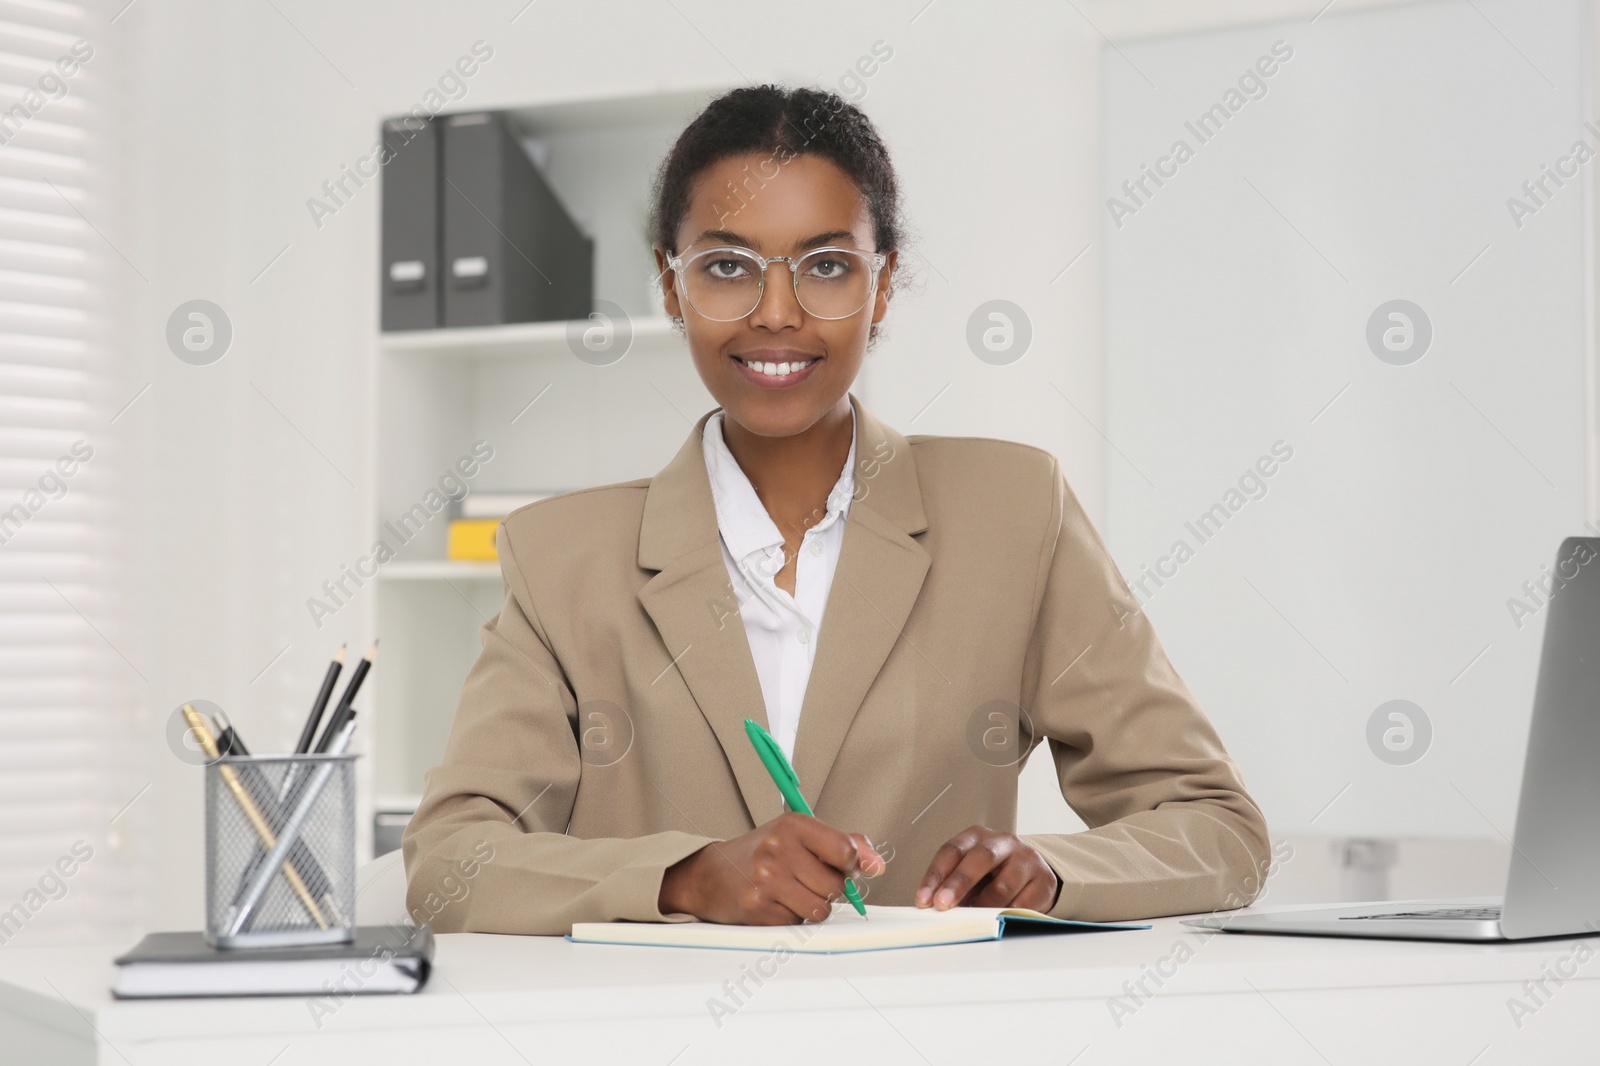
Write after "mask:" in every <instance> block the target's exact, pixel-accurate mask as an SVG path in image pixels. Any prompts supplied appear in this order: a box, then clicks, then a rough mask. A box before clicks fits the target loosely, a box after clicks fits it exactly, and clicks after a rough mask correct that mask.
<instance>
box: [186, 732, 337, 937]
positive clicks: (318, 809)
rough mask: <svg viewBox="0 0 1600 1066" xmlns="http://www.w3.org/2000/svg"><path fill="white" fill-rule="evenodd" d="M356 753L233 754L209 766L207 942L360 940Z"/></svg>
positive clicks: (207, 794) (207, 784)
mask: <svg viewBox="0 0 1600 1066" xmlns="http://www.w3.org/2000/svg"><path fill="white" fill-rule="evenodd" d="M355 760H356V756H354V755H250V756H227V757H225V758H221V759H217V760H215V761H214V762H212V763H210V764H209V765H207V767H206V940H207V941H209V942H210V943H211V944H212V945H213V946H214V947H218V948H250V947H262V948H265V947H289V946H293V945H299V944H330V943H338V942H341V941H348V940H352V939H354V937H355V913H356V887H355V873H356V835H355V826H356V805H355V795H356V791H355V784H356V782H355Z"/></svg>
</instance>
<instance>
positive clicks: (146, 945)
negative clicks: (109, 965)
mask: <svg viewBox="0 0 1600 1066" xmlns="http://www.w3.org/2000/svg"><path fill="white" fill-rule="evenodd" d="M385 947H387V948H388V949H389V950H390V952H391V953H392V954H393V956H394V957H395V958H397V959H416V960H419V961H421V962H423V963H431V962H432V961H433V930H432V929H431V928H429V927H428V926H426V925H421V926H417V927H415V928H412V927H410V926H392V925H363V926H358V927H357V928H356V937H355V939H354V940H353V941H350V942H348V943H344V944H311V945H307V946H305V947H296V948H232V949H226V950H224V949H219V948H214V947H212V946H211V945H210V944H207V943H206V939H205V934H204V933H202V932H200V931H199V930H186V931H184V932H177V933H150V934H149V935H147V936H146V937H145V938H144V939H143V940H141V941H139V943H137V944H135V945H134V946H133V948H132V949H131V950H129V951H127V952H126V953H124V954H122V955H120V956H118V957H117V958H116V959H115V960H113V961H114V962H115V963H116V964H117V965H118V966H129V965H138V964H139V963H141V962H160V963H198V964H209V965H216V964H220V963H229V962H277V961H280V960H281V961H290V960H304V959H364V958H368V957H370V956H372V955H375V954H377V953H378V952H379V951H381V950H382V949H383V948H385Z"/></svg>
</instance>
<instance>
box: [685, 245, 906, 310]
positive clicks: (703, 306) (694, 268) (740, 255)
mask: <svg viewBox="0 0 1600 1066" xmlns="http://www.w3.org/2000/svg"><path fill="white" fill-rule="evenodd" d="M886 262H888V256H886V255H884V254H883V253H882V252H864V251H861V250H860V249H857V248H816V249H813V250H811V251H809V252H807V253H805V254H804V255H802V256H799V257H798V258H796V257H794V256H787V255H773V256H762V255H758V254H756V253H755V252H754V251H753V250H751V249H749V248H738V247H733V246H726V247H719V248H706V249H702V250H701V251H698V252H695V253H693V254H692V255H689V256H671V257H669V258H668V259H667V265H668V266H669V267H670V268H671V269H672V270H673V272H674V273H675V274H676V276H677V286H678V295H679V296H680V297H681V298H682V299H683V300H684V301H686V302H687V303H688V304H689V306H690V307H692V308H693V309H694V311H695V313H696V314H698V315H699V316H700V317H701V318H706V319H709V320H711V321H712V322H737V321H738V320H739V319H741V318H745V317H747V316H748V315H749V314H750V313H751V312H752V311H754V310H755V309H756V307H757V306H758V305H760V303H761V294H762V292H763V291H764V290H765V288H766V279H767V267H768V266H770V265H771V264H773V263H782V264H784V265H785V266H787V267H788V268H789V276H790V278H791V280H793V282H794V298H795V300H797V301H798V302H799V304H800V306H801V308H803V309H804V310H805V313H806V314H808V315H810V316H811V317H813V318H820V319H826V320H828V321H834V320H837V319H841V318H849V317H850V316H851V315H853V314H855V313H856V312H857V311H859V310H861V309H862V308H863V307H865V306H867V303H868V301H870V300H871V299H872V296H873V293H875V292H876V291H877V288H878V271H880V270H881V269H883V264H884V263H886Z"/></svg>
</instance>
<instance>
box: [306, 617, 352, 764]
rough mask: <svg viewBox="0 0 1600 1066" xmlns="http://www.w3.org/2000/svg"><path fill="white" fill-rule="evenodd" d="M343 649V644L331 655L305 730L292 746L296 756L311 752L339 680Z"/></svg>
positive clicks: (342, 664) (342, 667) (342, 666)
mask: <svg viewBox="0 0 1600 1066" xmlns="http://www.w3.org/2000/svg"><path fill="white" fill-rule="evenodd" d="M344 648H345V646H344V645H343V644H341V645H339V650H338V651H336V652H334V653H333V661H332V662H330V663H329V664H328V672H327V674H325V675H324V676H323V678H322V688H321V690H320V691H318V693H317V698H316V701H315V702H314V703H312V705H311V716H310V717H309V718H307V719H306V724H305V728H303V729H301V730H300V741H299V743H297V744H296V745H295V746H294V753H295V754H296V755H304V754H305V753H306V752H308V751H310V750H311V741H312V740H313V739H315V738H316V735H317V726H319V725H321V724H322V712H323V711H325V710H327V709H328V700H329V699H330V698H331V697H332V696H333V685H334V682H336V681H338V680H339V671H340V670H342V669H344Z"/></svg>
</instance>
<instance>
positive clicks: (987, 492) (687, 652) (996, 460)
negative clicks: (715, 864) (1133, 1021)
mask: <svg viewBox="0 0 1600 1066" xmlns="http://www.w3.org/2000/svg"><path fill="white" fill-rule="evenodd" d="M850 399H851V402H852V403H853V404H854V405H855V410H856V433H857V437H856V457H857V470H856V480H857V483H858V484H857V489H856V498H855V502H854V503H852V505H851V507H850V513H849V519H848V521H847V523H846V527H845V535H844V542H843V547H842V549H841V554H840V559H839V565H838V570H837V572H836V575H835V577H834V581H833V586H832V589H831V591H830V593H829V597H828V602H827V609H826V612H825V614H824V617H823V623H822V627H821V629H820V631H819V633H818V636H817V639H818V641H819V643H818V645H817V651H816V664H815V667H814V669H813V671H812V674H811V679H810V683H809V685H808V687H807V689H806V694H805V700H804V705H803V708H802V710H801V715H800V727H799V733H798V735H797V737H796V740H795V755H794V763H795V770H796V772H797V773H798V774H799V777H800V784H801V787H802V789H803V791H804V792H805V794H806V796H807V798H808V799H809V800H810V801H811V804H812V806H813V808H814V809H815V812H816V815H817V817H818V818H821V819H823V820H824V821H826V822H829V823H830V824H832V825H835V826H837V827H838V828H840V829H843V830H846V831H848V832H861V833H865V834H866V835H867V836H868V837H869V838H871V839H872V840H873V841H874V842H877V843H878V846H879V848H880V850H881V851H882V852H883V853H884V855H885V856H886V857H887V858H888V859H889V863H888V869H887V872H885V873H884V874H883V875H882V876H881V877H878V878H876V879H873V880H870V881H865V882H863V883H862V884H863V888H864V889H865V891H866V893H867V897H868V901H869V902H872V903H888V904H909V903H911V901H912V894H913V893H914V892H915V890H916V886H917V884H918V881H919V880H920V879H921V877H922V875H923V873H924V872H925V871H926V869H927V866H928V863H929V861H930V860H931V859H932V858H933V854H934V852H935V851H936V850H937V849H938V848H939V846H940V845H942V844H943V843H944V842H945V841H947V840H948V839H949V838H950V837H952V836H954V835H955V834H957V833H959V832H960V831H961V830H963V829H965V828H967V827H968V826H970V825H973V824H982V825H986V826H989V827H991V828H994V829H999V830H1005V831H1011V830H1013V829H1014V828H1015V822H1016V808H1017V773H1018V769H1019V765H1020V762H1021V759H1022V758H1024V757H1026V755H1027V754H1028V753H1029V752H1030V751H1031V750H1032V749H1033V748H1034V747H1035V746H1036V745H1039V744H1041V743H1043V742H1045V741H1048V742H1049V747H1050V755H1051V757H1052V758H1053V759H1054V760H1055V766H1056V773H1057V776H1058V777H1059V779H1060V782H1061V792H1062V795H1063V796H1064V797H1065V798H1066V800H1067V802H1068V803H1069V804H1070V805H1071V806H1072V808H1073V810H1075V811H1076V812H1077V813H1078V815H1079V816H1080V817H1081V818H1082V819H1083V821H1084V822H1085V824H1087V825H1088V826H1090V827H1091V828H1090V829H1089V830H1087V831H1086V832H1080V833H1072V834H1047V835H1037V836H1030V837H1028V838H1026V839H1027V840H1028V842H1029V843H1030V844H1031V845H1032V846H1033V847H1035V848H1037V849H1038V850H1039V851H1040V852H1041V853H1042V854H1043V855H1044V857H1045V859H1046V860H1047V861H1048V862H1049V863H1050V865H1051V867H1052V868H1053V869H1054V870H1055V871H1056V873H1057V874H1058V875H1059V876H1060V878H1061V881H1062V888H1061V894H1060V898H1059V900H1058V902H1057V904H1056V907H1055V909H1054V911H1053V912H1052V913H1054V914H1056V915H1057V916H1060V917H1067V918H1083V919H1091V920H1104V919H1127V918H1141V917H1154V916H1158V915H1167V914H1182V913H1191V912H1197V911H1207V910H1211V909H1215V908H1225V907H1237V906H1242V905H1244V904H1245V903H1248V902H1249V901H1250V900H1251V899H1253V898H1254V897H1255V895H1256V894H1257V892H1258V891H1259V889H1260V886H1261V884H1262V882H1263V881H1264V879H1265V877H1266V874H1267V870H1268V862H1269V858H1268V856H1269V844H1268V838H1267V826H1266V822H1265V820H1264V819H1263V817H1262V814H1261V811H1260V810H1259V809H1258V808H1257V807H1256V805H1255V803H1254V802H1253V801H1252V800H1251V799H1250V797H1249V796H1248V795H1247V794H1246V793H1245V789H1244V784H1243V782H1242V780H1241V779H1240V774H1239V770H1238V767H1237V766H1236V765H1235V764H1234V763H1233V761H1232V760H1231V759H1230V758H1229V756H1228V753H1227V752H1226V751H1225V750H1224V749H1223V746H1222V742H1221V741H1220V740H1219V739H1218V737H1217V734H1216V731H1215V730H1214V729H1213V728H1212V726H1211V723H1210V722H1209V721H1208V720H1207V718H1206V716H1205V714H1204V712H1203V711H1201V709H1200V707H1199V706H1198V705H1197V703H1196V701H1195V698H1194V695H1193V693H1191V692H1190V691H1189V688H1188V687H1187V686H1186V685H1185V684H1184V682H1183V680H1182V679H1181V678H1180V677H1179V676H1178V675H1177V673H1176V672H1175V671H1174V670H1173V668H1172V665H1171V663H1170V662H1168V660H1167V656H1166V653H1165V652H1164V651H1163V650H1162V648H1161V645H1160V643H1159V642H1158V641H1157V639H1156V635H1155V633H1154V631H1153V630H1152V629H1151V627H1150V624H1149V621H1148V619H1147V618H1146V617H1145V615H1144V614H1142V613H1141V612H1140V610H1139V606H1138V603H1137V602H1136V601H1135V599H1134V597H1133V595H1132V593H1131V592H1130V591H1129V589H1128V586H1127V585H1126V584H1125V583H1124V581H1123V580H1122V577H1121V575H1120V574H1119V572H1118V570H1117V568H1116V566H1115V564H1114V563H1113V562H1112V559H1111V556H1110V555H1109V554H1108V553H1107V551H1106V548H1105V545H1104V544H1103V543H1102V542H1101V540H1100V537H1099V535H1098V534H1097V533H1096V532H1095V530H1094V528H1093V527H1092V526H1091V525H1090V524H1089V521H1088V519H1087V518H1086V517H1085V515H1084V513H1083V510H1082V508H1081V507H1080V506H1079V504H1078V501H1077V499H1076V497H1074V496H1073V494H1072V490H1071V489H1070V488H1069V487H1068V486H1067V483H1066V480H1065V478H1064V477H1063V476H1062V473H1061V467H1060V464H1059V463H1058V462H1057V461H1056V459H1055V458H1054V457H1053V456H1052V455H1050V454H1049V453H1048V452H1045V451H1042V450H1040V449H1038V448H1032V447H1028V446H1026V445H1022V444H1015V443H1011V442H1009V441H1002V440H988V439H983V438H973V437H937V436H923V435H917V436H911V437H905V436H902V435H900V434H899V433H897V432H895V431H894V430H893V429H890V428H889V427H888V426H886V425H884V424H883V423H882V422H880V421H879V420H878V419H876V418H874V417H873V416H872V415H871V414H870V413H868V412H867V411H866V410H864V409H863V408H862V406H861V404H860V402H859V401H858V400H857V399H856V398H855V397H854V396H851V397H850ZM709 417H710V413H707V415H705V416H703V417H702V418H701V419H700V421H699V422H698V423H696V424H695V427H694V431H693V432H692V433H690V434H689V437H688V439H687V440H686V441H685V442H684V444H683V447H682V448H681V449H679V451H678V454H677V456H676V457H675V458H674V459H673V460H672V462H671V463H669V464H668V465H667V466H666V468H665V469H664V470H662V471H661V473H659V474H658V475H656V476H655V477H654V478H647V479H641V480H638V481H629V482H624V483H621V484H616V485H606V486H603V487H600V488H594V489H585V490H583V491H579V492H572V493H568V494H566V495H563V496H558V497H556V498H553V499H549V500H545V501H542V502H540V503H536V504H533V505H531V506H528V507H524V508H522V509H520V510H518V511H516V512H515V513H514V514H512V515H511V516H510V517H509V518H507V519H506V520H505V522H504V524H503V525H502V526H501V527H500V530H499V534H498V540H497V543H498V547H499V554H500V563H501V567H502V569H503V571H504V575H505V584H506V599H505V605H504V606H503V607H502V608H501V611H500V614H499V615H498V616H497V617H496V618H494V619H493V620H491V621H490V622H488V623H486V624H485V625H484V626H483V629H482V632H481V638H482V642H483V652H482V654H481V655H480V656H479V657H478V660H477V662H476V664H475V665H474V666H473V667H472V670H471V672H470V673H469V674H468V676H467V679H466V682H465V684H464V685H463V687H462V692H461V698H460V703H459V705H458V706H457V708H456V712H455V720H454V723H453V724H452V726H451V729H450V737H449V741H448V743H447V744H446V747H445V753H444V762H443V763H442V764H441V765H439V766H437V767H435V768H434V769H433V770H431V771H429V773H428V774H427V779H426V789H425V793H424V796H423V800H422V804H421V806H420V808H419V809H418V811H417V813H416V816H415V817H414V818H412V820H411V824H410V825H409V827H408V828H407V829H406V832H405V836H404V851H405V864H406V873H407V879H408V895H407V898H408V906H409V907H410V908H411V911H412V914H413V916H414V917H417V918H419V919H421V920H426V921H429V922H431V923H432V925H433V926H434V928H435V929H437V930H439V931H442V932H452V931H479V932H497V933H551V934H559V933H566V932H568V931H569V930H570V928H571V926H572V923H574V922H582V921H605V920H612V919H631V920H636V921H671V920H683V918H684V916H682V915H663V914H662V913H661V911H660V910H659V908H658V907H657V899H658V895H659V892H660V886H661V878H662V874H663V872H664V871H665V870H666V869H667V867H669V866H671V865H672V864H673V863H675V862H677V861H678V860H680V859H682V858H684V857H685V856H687V855H689V854H691V853H692V852H694V851H696V850H698V849H699V848H701V847H703V846H705V845H706V844H707V843H709V842H711V841H714V840H721V839H727V838H730V837H733V836H737V835H739V834H741V833H744V832H747V831H748V830H750V829H751V828H753V827H754V826H756V825H759V824H761V823H764V822H766V821H768V820H769V819H772V818H775V817H777V816H778V815H779V814H781V813H782V812H783V809H784V807H783V801H782V799H781V797H780V796H779V794H778V790H777V788H776V787H774V785H773V783H772V781H771V779H770V778H769V777H768V776H767V774H766V772H765V771H764V770H763V769H762V765H761V762H760V760H759V759H758V758H757V757H756V753H755V751H754V750H753V749H752V748H751V746H750V743H749V741H748V739H747V738H746V735H745V731H744V719H745V718H746V717H747V716H748V717H751V718H754V719H755V720H756V721H758V722H761V723H762V724H763V725H765V724H766V714H765V711H764V709H763V703H762V695H761V687H760V683H759V681H758V680H757V676H756V670H755V663H754V660H753V659H752V657H751V654H750V646H749V643H748V641H747V640H746V638H745V633H744V627H743V625H742V623H741V621H740V619H739V617H738V603H737V601H736V600H735V599H734V595H733V590H732V587H731V584H730V582H729V580H728V573H727V570H726V568H725V567H724V564H723V561H722V553H721V550H720V547H719V545H718V531H717V524H716V516H715V513H714V511H713V508H712V502H711V489H710V484H709V481H708V479H707V475H706V469H705V463H704V460H703V458H702V454H701V440H700V432H701V430H702V428H703V427H704V426H705V423H706V419H707V418H709ZM469 873H470V876H468V874H469Z"/></svg>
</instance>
